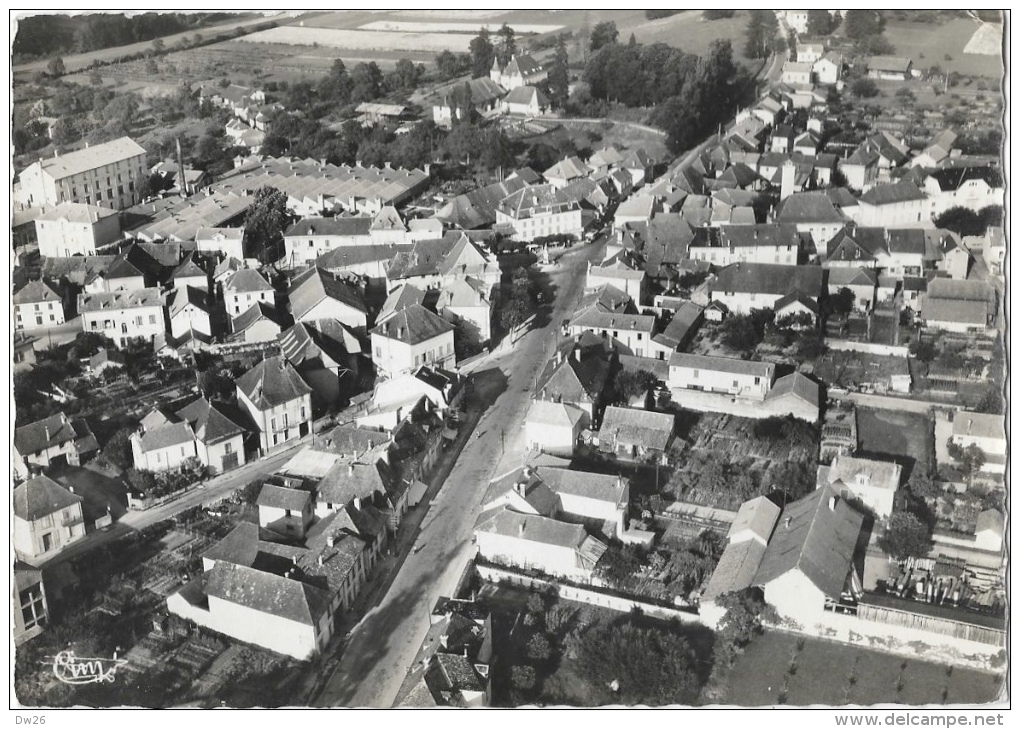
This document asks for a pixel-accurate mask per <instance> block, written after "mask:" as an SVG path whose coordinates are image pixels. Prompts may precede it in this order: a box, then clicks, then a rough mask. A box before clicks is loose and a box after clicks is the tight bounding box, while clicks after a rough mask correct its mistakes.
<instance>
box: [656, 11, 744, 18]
mask: <svg viewBox="0 0 1020 729" xmlns="http://www.w3.org/2000/svg"><path fill="white" fill-rule="evenodd" d="M665 12H668V13H670V14H671V15H672V14H673V13H676V12H678V11H676V10H672V11H665ZM736 14H737V11H736V10H724V9H723V8H716V9H715V10H704V11H702V13H701V17H703V18H704V19H705V20H726V19H727V18H732V17H733V16H734V15H736Z"/></svg>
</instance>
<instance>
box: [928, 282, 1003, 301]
mask: <svg viewBox="0 0 1020 729" xmlns="http://www.w3.org/2000/svg"><path fill="white" fill-rule="evenodd" d="M928 298H932V299H952V300H953V301H983V302H986V303H992V302H993V301H995V289H993V288H992V287H991V286H989V285H988V284H987V283H985V282H984V281H966V280H964V281H961V280H956V279H949V278H936V279H933V280H932V281H931V282H929V284H928Z"/></svg>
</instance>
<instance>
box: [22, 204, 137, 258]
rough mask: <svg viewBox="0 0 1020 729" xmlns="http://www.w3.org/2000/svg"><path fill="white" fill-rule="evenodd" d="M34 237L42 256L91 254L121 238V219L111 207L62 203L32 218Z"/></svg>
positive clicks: (55, 256)
mask: <svg viewBox="0 0 1020 729" xmlns="http://www.w3.org/2000/svg"><path fill="white" fill-rule="evenodd" d="M35 237H36V240H38V241H39V255H41V256H45V257H47V258H57V257H70V256H90V255H94V254H95V252H96V248H99V247H101V246H105V245H106V244H107V243H113V242H114V241H116V240H117V239H118V238H120V218H119V217H118V216H117V211H116V210H112V209H110V208H104V207H100V206H98V205H82V204H81V203H63V204H61V205H57V206H56V207H55V208H53V209H52V210H47V211H46V212H45V213H43V214H42V215H40V216H39V217H38V218H36V219H35Z"/></svg>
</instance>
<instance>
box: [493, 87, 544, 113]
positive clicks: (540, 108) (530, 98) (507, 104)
mask: <svg viewBox="0 0 1020 729" xmlns="http://www.w3.org/2000/svg"><path fill="white" fill-rule="evenodd" d="M499 103H500V108H501V109H502V110H503V113H504V114H517V115H520V116H531V117H535V116H542V115H543V114H545V113H546V112H547V111H548V110H549V109H551V108H552V102H550V101H549V97H548V96H546V95H545V94H544V93H542V90H541V89H539V88H538V87H537V86H518V87H517V88H515V89H513V90H511V91H510V93H509V94H507V95H506V96H504V97H503V99H502V100H501V101H500V102H499Z"/></svg>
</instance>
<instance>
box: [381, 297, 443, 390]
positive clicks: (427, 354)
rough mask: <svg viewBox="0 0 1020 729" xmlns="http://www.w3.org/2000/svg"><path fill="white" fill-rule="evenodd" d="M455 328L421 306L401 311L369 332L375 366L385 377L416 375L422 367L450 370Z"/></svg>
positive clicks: (415, 305)
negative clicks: (412, 373)
mask: <svg viewBox="0 0 1020 729" xmlns="http://www.w3.org/2000/svg"><path fill="white" fill-rule="evenodd" d="M453 330H454V326H453V324H450V323H449V322H448V321H446V320H445V319H443V318H442V317H440V316H439V315H437V314H434V313H432V312H431V311H429V310H428V309H426V308H425V307H424V306H422V305H421V304H413V305H412V306H409V307H407V308H406V309H402V310H400V311H399V312H397V313H396V314H394V315H393V316H391V317H390V318H388V319H386V321H384V322H383V323H381V324H379V325H377V326H376V327H375V328H374V329H372V330H371V332H369V334H370V335H371V338H372V362H373V363H374V364H375V366H376V369H377V370H378V371H379V374H380V375H381V376H382V377H395V376H397V375H402V374H406V373H409V372H414V371H415V370H417V369H418V368H419V367H421V366H422V365H428V366H429V367H438V368H442V369H451V368H452V367H453V366H454V365H455V364H456V360H457V355H456V353H455V352H454V350H453Z"/></svg>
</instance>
